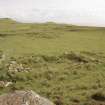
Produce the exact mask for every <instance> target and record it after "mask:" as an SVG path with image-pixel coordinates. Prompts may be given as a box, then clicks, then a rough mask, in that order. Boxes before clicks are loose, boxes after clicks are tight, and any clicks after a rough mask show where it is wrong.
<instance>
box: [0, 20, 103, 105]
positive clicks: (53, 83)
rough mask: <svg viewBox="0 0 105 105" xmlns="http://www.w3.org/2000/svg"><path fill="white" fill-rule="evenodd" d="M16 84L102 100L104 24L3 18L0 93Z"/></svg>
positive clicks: (67, 98)
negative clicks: (95, 25)
mask: <svg viewBox="0 0 105 105" xmlns="http://www.w3.org/2000/svg"><path fill="white" fill-rule="evenodd" d="M14 90H33V91H36V92H37V93H39V94H40V95H42V96H44V97H47V98H49V99H50V100H52V101H53V102H55V101H56V99H58V98H59V99H61V101H62V103H63V105H85V104H86V105H99V104H102V105H104V104H105V94H104V93H105V28H101V27H81V26H74V25H67V24H56V23H53V22H48V23H42V24H38V23H19V22H15V21H13V20H11V19H0V94H4V93H8V92H10V91H14ZM97 97H98V98H97Z"/></svg>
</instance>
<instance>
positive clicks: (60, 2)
mask: <svg viewBox="0 0 105 105" xmlns="http://www.w3.org/2000/svg"><path fill="white" fill-rule="evenodd" d="M0 17H1V18H6V17H7V18H13V19H16V20H17V21H21V22H48V21H53V22H59V23H69V24H77V25H94V26H95V25H96V26H105V0H0Z"/></svg>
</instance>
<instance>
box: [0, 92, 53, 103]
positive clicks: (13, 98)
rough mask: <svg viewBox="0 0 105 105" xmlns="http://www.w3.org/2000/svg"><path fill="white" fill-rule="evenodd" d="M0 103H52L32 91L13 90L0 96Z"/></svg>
mask: <svg viewBox="0 0 105 105" xmlns="http://www.w3.org/2000/svg"><path fill="white" fill-rule="evenodd" d="M0 105H54V104H53V103H52V102H51V101H49V100H48V99H46V98H44V97H42V96H40V95H38V94H37V93H35V92H34V91H32V90H31V91H14V92H12V93H8V94H4V95H1V96H0Z"/></svg>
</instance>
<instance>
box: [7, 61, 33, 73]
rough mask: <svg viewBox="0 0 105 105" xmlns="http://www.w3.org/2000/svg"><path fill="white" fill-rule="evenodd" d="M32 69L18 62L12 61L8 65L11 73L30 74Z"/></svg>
mask: <svg viewBox="0 0 105 105" xmlns="http://www.w3.org/2000/svg"><path fill="white" fill-rule="evenodd" d="M30 70H31V68H30V67H24V66H23V64H22V63H20V64H19V63H17V62H16V61H11V62H10V63H9V65H8V71H9V72H29V71H30Z"/></svg>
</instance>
